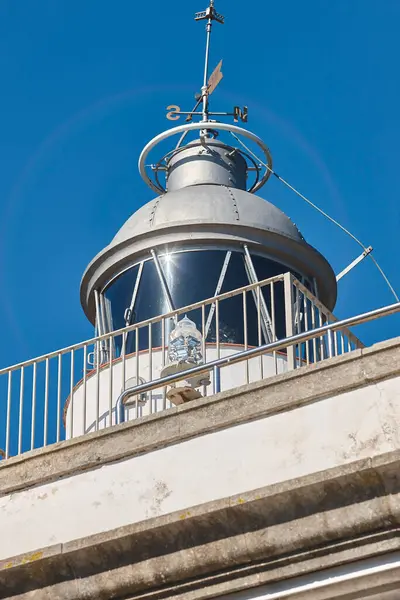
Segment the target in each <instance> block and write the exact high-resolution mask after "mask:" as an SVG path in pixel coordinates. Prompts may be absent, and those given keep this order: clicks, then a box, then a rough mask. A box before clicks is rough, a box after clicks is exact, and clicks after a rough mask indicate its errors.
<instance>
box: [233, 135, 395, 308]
mask: <svg viewBox="0 0 400 600" xmlns="http://www.w3.org/2000/svg"><path fill="white" fill-rule="evenodd" d="M230 133H231V135H232V136H233V137H234V138H235V140H237V141H238V142H239V144H241V145H242V146H243V148H245V149H246V150H247V152H249V153H250V154H251V155H252V156H254V158H255V159H256V160H258V162H259V163H260V164H261V165H263V167H265V168H266V169H267V170H268V171H269V172H270V173H271V175H275V177H276V178H277V179H279V181H280V182H281V183H283V184H284V185H285V186H286V187H288V188H289V189H290V190H292V192H294V193H295V194H296V195H297V196H299V198H301V199H302V200H304V202H307V204H309V205H310V206H312V207H313V208H314V209H315V210H317V211H318V212H319V213H321V215H323V216H324V217H326V218H327V219H328V221H331V223H333V224H334V225H336V226H337V227H339V229H341V230H342V231H343V232H344V233H346V234H347V235H348V236H349V237H351V239H352V240H354V241H355V242H356V243H357V244H358V245H359V246H360V247H361V248H362V249H363V251H364V252H367V251H368V247H367V246H364V244H363V243H362V242H361V241H360V240H359V239H358V238H357V237H356V236H355V235H353V234H352V233H351V231H349V230H348V229H346V227H344V226H343V225H341V224H340V223H339V222H338V221H336V219H334V218H333V217H331V216H330V215H328V213H326V212H325V211H324V210H322V208H320V207H319V206H317V205H316V204H314V202H311V200H309V198H307V197H306V196H304V195H303V194H302V193H301V192H299V191H298V190H297V189H296V188H295V187H293V186H292V185H290V183H289V182H288V181H286V180H285V179H283V177H281V176H280V175H278V173H276V172H275V171H274V170H273V169H272V168H271V167H270V166H269V165H267V164H266V163H265V162H263V161H262V160H261V159H260V158H259V157H258V156H257V155H256V154H254V152H253V151H252V150H250V148H249V147H248V146H246V144H245V143H244V142H242V140H241V139H240V138H239V137H238V136H237V135H235V134H234V133H232V132H230ZM368 255H369V257H370V259H371V260H372V262H373V263H374V265H375V266H376V268H377V269H378V271H379V272H380V274H381V275H382V277H383V279H384V280H385V282H386V284H387V286H388V287H389V289H390V291H391V292H392V294H393V296H394V297H395V298H396V301H397V302H400V298H399V296H398V295H397V293H396V291H395V289H394V288H393V286H392V284H391V283H390V281H389V279H388V277H387V275H386V274H385V272H384V271H383V269H382V267H381V266H380V265H379V263H378V261H377V260H376V259H375V257H374V256H372V254H371V253H368Z"/></svg>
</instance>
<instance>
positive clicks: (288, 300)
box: [283, 273, 296, 371]
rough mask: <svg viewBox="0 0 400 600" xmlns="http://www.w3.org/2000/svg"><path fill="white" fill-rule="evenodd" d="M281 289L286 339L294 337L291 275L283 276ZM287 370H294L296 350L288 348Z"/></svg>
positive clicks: (291, 347) (292, 347)
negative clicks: (282, 290)
mask: <svg viewBox="0 0 400 600" xmlns="http://www.w3.org/2000/svg"><path fill="white" fill-rule="evenodd" d="M283 287H284V294H285V323H286V337H292V335H294V311H293V302H294V299H293V275H292V274H291V273H285V274H284V276H283ZM287 364H288V370H289V371H293V370H294V369H295V368H296V348H295V346H288V348H287Z"/></svg>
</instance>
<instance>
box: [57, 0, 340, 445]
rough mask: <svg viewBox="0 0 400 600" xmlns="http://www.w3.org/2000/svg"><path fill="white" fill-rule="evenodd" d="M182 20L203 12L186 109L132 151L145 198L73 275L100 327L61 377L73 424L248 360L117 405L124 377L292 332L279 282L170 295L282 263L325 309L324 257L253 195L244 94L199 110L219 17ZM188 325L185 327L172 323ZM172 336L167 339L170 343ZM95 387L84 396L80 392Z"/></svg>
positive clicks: (193, 387) (264, 155)
mask: <svg viewBox="0 0 400 600" xmlns="http://www.w3.org/2000/svg"><path fill="white" fill-rule="evenodd" d="M196 19H197V20H199V21H204V22H205V23H206V36H207V43H206V57H205V69H204V81H203V86H202V87H201V93H200V94H199V95H198V101H197V104H196V106H195V108H194V109H193V110H192V111H191V112H183V111H182V110H181V109H180V107H179V106H176V105H173V106H169V107H168V109H167V117H168V118H169V119H170V120H172V121H176V120H178V119H184V118H185V123H184V124H183V125H182V124H179V125H178V126H175V127H174V128H172V129H169V130H166V131H165V132H163V133H161V134H159V135H158V136H156V137H155V138H154V139H153V140H151V141H150V142H148V143H147V144H146V146H145V148H144V149H143V152H142V153H141V156H140V158H139V165H138V166H139V172H140V174H141V176H142V178H143V179H144V181H145V183H146V184H147V185H148V186H149V187H150V188H151V189H152V190H153V191H154V192H155V193H156V196H155V198H154V199H153V200H151V201H150V202H148V203H147V204H145V205H143V206H141V207H140V208H139V209H138V210H137V211H136V212H134V213H133V214H132V215H130V216H129V218H128V219H127V221H126V222H125V224H124V225H123V226H122V227H121V229H120V230H119V231H118V232H117V233H116V235H115V236H114V238H113V239H112V240H111V242H110V243H109V244H108V245H107V246H106V247H105V248H104V249H103V250H101V251H100V252H99V254H97V256H96V257H95V258H94V259H93V260H92V261H91V263H90V264H89V266H88V267H87V269H86V271H85V273H84V275H83V279H82V283H81V303H82V307H83V310H84V312H85V314H86V316H87V318H88V319H89V321H90V322H91V323H92V324H93V326H94V327H95V329H96V333H97V334H98V335H100V336H103V340H102V341H101V342H100V343H99V344H98V345H97V346H96V348H95V350H94V352H93V356H92V364H93V371H92V375H91V376H89V377H88V378H87V379H86V380H85V394H83V383H82V384H81V385H80V386H79V385H78V386H77V388H76V389H75V390H74V405H75V408H74V417H73V419H71V418H70V415H69V412H68V411H69V403H68V402H67V407H66V423H69V422H71V429H72V430H73V435H81V434H82V433H85V432H87V431H90V430H93V429H99V428H101V427H104V426H107V425H110V424H115V423H118V422H120V421H121V420H127V419H131V418H134V417H135V416H143V415H144V414H148V413H149V411H152V410H154V411H157V410H160V409H162V408H167V407H169V406H171V402H172V403H181V402H185V401H188V400H190V399H193V398H198V397H200V396H202V395H207V394H209V393H210V390H212V391H214V392H216V391H224V390H227V389H231V388H234V387H237V386H239V385H242V384H245V383H246V382H247V383H248V381H249V374H248V372H249V371H250V378H251V372H252V371H253V372H255V370H256V369H257V368H258V367H257V365H258V364H259V360H258V359H253V360H251V361H249V362H248V363H247V364H246V369H238V368H233V367H232V368H227V369H225V370H224V373H223V376H222V377H219V374H217V373H215V372H210V373H203V374H202V376H200V377H197V378H196V377H195V378H193V377H192V378H190V377H189V379H188V380H187V381H186V382H185V383H184V385H183V387H182V386H180V387H179V389H178V390H177V389H175V388H174V387H173V388H172V389H168V388H166V387H165V386H164V387H163V388H160V389H158V390H153V391H152V392H151V393H150V394H142V395H140V396H139V395H134V396H133V400H132V398H131V402H130V399H129V395H128V394H125V398H124V400H123V401H121V405H122V406H121V407H120V408H119V407H118V399H119V398H120V395H121V393H123V392H125V391H126V390H127V389H130V388H132V387H135V386H137V385H139V384H143V383H145V382H148V381H151V380H154V379H157V378H160V377H162V376H163V375H164V376H165V375H167V374H171V373H174V372H179V371H183V370H188V371H189V372H190V368H191V367H194V366H196V365H199V364H201V363H204V362H210V361H213V360H215V359H217V358H221V357H226V356H229V355H231V354H233V353H238V352H241V351H244V350H245V349H248V348H252V347H255V346H257V345H261V344H265V343H268V342H272V341H274V340H279V339H282V338H285V337H286V336H288V335H290V333H293V331H289V330H288V327H287V322H286V321H287V319H286V312H285V311H286V308H285V286H284V283H283V281H276V282H275V285H273V286H272V287H271V286H266V287H265V288H261V289H260V288H258V290H257V291H255V290H253V293H249V294H248V295H247V297H246V302H245V306H243V298H242V297H241V296H239V295H236V296H234V297H232V298H231V299H230V300H229V301H226V302H219V303H210V304H208V305H207V306H205V307H204V308H203V310H200V308H199V307H197V308H194V309H193V310H188V311H187V313H185V314H178V313H176V311H179V310H180V309H182V307H187V306H188V307H190V306H193V305H196V303H199V302H201V301H204V300H206V299H210V298H213V297H215V298H216V297H218V296H219V295H221V294H225V293H229V292H231V291H232V290H235V289H238V288H242V287H245V286H249V285H252V284H254V285H255V284H257V283H258V282H261V281H264V280H267V279H270V278H274V277H275V276H280V275H283V274H285V273H291V274H292V275H293V277H295V278H296V279H297V280H298V281H299V282H301V284H302V285H303V286H304V287H305V288H306V289H307V290H309V291H310V292H311V294H312V295H313V296H314V297H315V298H316V299H318V300H319V301H320V302H321V304H322V305H323V306H325V307H326V308H327V309H328V310H329V311H332V310H333V308H334V305H335V301H336V294H337V284H336V277H335V274H334V273H333V270H332V268H331V266H330V264H329V263H328V261H327V260H326V259H325V258H324V257H323V256H322V255H321V254H320V253H319V252H318V250H316V249H315V248H313V246H312V245H310V244H309V243H308V242H307V241H306V240H305V238H304V237H303V235H302V233H301V232H300V231H299V229H298V228H297V227H296V225H295V224H294V223H293V222H292V221H291V219H290V217H289V216H287V215H285V214H284V213H283V212H282V211H281V210H279V209H278V208H277V207H276V206H275V205H274V202H273V198H271V199H267V198H268V185H265V184H267V182H268V179H269V177H270V175H271V172H273V171H272V156H271V153H270V150H269V149H268V147H267V145H266V144H265V143H264V141H263V140H261V139H260V138H259V137H258V136H257V135H256V134H254V133H252V132H251V131H249V130H248V129H247V128H246V129H245V128H244V127H243V126H242V125H244V124H245V123H247V120H248V109H247V107H244V108H240V107H234V108H233V109H232V111H231V112H227V113H213V112H212V110H211V108H210V97H211V94H212V93H213V92H214V90H215V88H216V86H217V85H218V83H219V82H220V81H221V78H222V61H221V63H219V65H218V66H217V68H216V69H215V70H214V72H213V73H212V74H211V76H209V68H208V64H209V50H210V37H211V28H212V26H213V25H214V24H216V23H223V20H224V19H223V17H222V15H220V14H219V13H217V12H216V10H215V7H214V4H213V2H211V4H210V6H209V8H208V9H207V10H206V11H204V12H202V13H198V14H197V15H196ZM229 121H230V122H229ZM239 121H241V123H240V126H239V125H238V124H237V123H238V122H239ZM243 140H244V142H243ZM166 143H168V144H169V148H168V149H167V152H166V153H165V144H166ZM161 144H163V145H162V147H163V153H162V154H160V152H161V151H160V150H159V148H160V145H161ZM247 144H252V145H253V147H255V148H256V152H253V151H251V150H250V149H249V148H248V146H247ZM257 152H258V154H257ZM258 157H260V158H258ZM151 160H153V161H154V162H153V163H151V164H150V165H149V164H148V163H149V161H151ZM264 185H265V187H264ZM259 193H261V194H263V196H264V193H265V197H263V196H261V195H259ZM287 291H288V290H286V292H287ZM294 301H295V299H293V302H294ZM286 304H287V303H286ZM304 312H305V311H304V307H303V309H302V310H299V311H298V313H299V314H298V317H297V320H298V325H299V327H298V331H300V330H301V327H303V329H304V324H305V320H306V318H307V317H308V316H310V324H311V315H305V314H304ZM306 312H307V311H306ZM244 313H245V316H243V315H244ZM162 315H170V317H168V316H166V317H165V318H163V319H161V318H159V320H158V321H157V322H153V323H152V324H151V328H150V329H149V328H142V329H141V331H140V332H139V331H138V330H136V331H131V332H126V333H125V334H121V335H119V336H113V337H110V338H109V339H107V338H106V337H104V336H107V334H111V333H112V332H115V331H116V330H119V329H122V328H126V327H129V326H131V325H134V324H135V323H142V322H146V321H149V320H151V319H155V318H157V317H161V316H162ZM300 321H302V323H301V322H300ZM188 327H189V329H190V328H191V331H192V333H193V335H191V334H190V332H189V333H188V334H187V335H185V334H182V335H179V332H180V330H181V329H182V328H183V329H185V328H186V330H187V328H188ZM171 336H172V337H171ZM172 339H174V340H175V341H174V346H175V351H174V350H173V348H172V345H171V340H172ZM188 339H191V342H189V343H188ZM179 340H180V342H179ZM177 344H180V345H181V348H180V352H179V356H178V355H177V353H176V346H177ZM190 345H191V346H192V347H191V349H190ZM314 352H315V350H314ZM311 354H312V353H311ZM314 358H315V357H314ZM309 359H310V360H311V361H312V360H313V357H312V356H310V357H309ZM288 360H291V361H292V362H293V361H295V362H296V361H299V360H300V361H301V360H302V357H301V356H297V357H293V356H292V357H291V358H290V357H288V353H287V352H279V353H277V354H275V355H273V356H272V355H271V354H268V353H266V354H265V355H264V356H263V358H262V365H261V370H262V374H261V375H262V377H268V376H270V375H272V374H275V373H280V372H284V371H286V370H287V366H288V364H287V363H288ZM291 366H293V365H291ZM96 368H97V371H100V373H98V372H97V375H98V376H97V377H95V374H96ZM111 371H113V373H111ZM122 371H123V372H122ZM245 371H246V372H245ZM259 376H260V375H258V377H259ZM111 377H112V378H113V382H110V378H111ZM216 379H218V381H216ZM210 386H211V387H210ZM96 389H97V390H98V391H97V393H98V395H99V396H100V397H99V399H98V402H97V403H96V402H94V401H93V395H94V394H95V393H96ZM110 390H111V392H110ZM83 395H85V399H84V398H83ZM83 402H84V404H85V407H83V410H82V406H81V405H82V403H83ZM133 404H134V405H135V406H134V407H133V410H130V409H129V406H130V405H131V408H132V406H133ZM95 405H96V407H97V414H95V409H94V406H95ZM97 405H98V406H97ZM82 415H83V417H82ZM82 418H83V421H84V422H83V421H82ZM70 435H71V431H69V430H68V427H67V437H69V436H70Z"/></svg>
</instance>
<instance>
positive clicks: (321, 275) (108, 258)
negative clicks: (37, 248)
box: [81, 184, 337, 322]
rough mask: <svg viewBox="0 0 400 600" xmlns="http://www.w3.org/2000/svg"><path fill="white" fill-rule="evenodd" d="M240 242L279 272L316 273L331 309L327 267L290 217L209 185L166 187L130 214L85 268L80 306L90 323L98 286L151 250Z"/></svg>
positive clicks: (254, 198) (260, 201)
mask: <svg viewBox="0 0 400 600" xmlns="http://www.w3.org/2000/svg"><path fill="white" fill-rule="evenodd" d="M243 244H247V245H248V246H249V248H252V249H253V251H255V252H258V253H261V254H263V255H264V256H268V257H270V258H272V259H273V260H275V261H277V262H280V263H281V264H282V267H283V269H282V272H285V271H286V270H294V271H295V272H298V273H301V274H302V275H305V276H307V277H309V278H314V277H315V278H316V281H317V284H318V290H319V297H320V299H321V301H322V302H323V304H325V306H326V307H327V308H329V309H330V310H332V308H333V307H334V305H335V302H336V293H337V285H336V278H335V275H334V273H333V271H332V268H331V266H330V265H329V263H328V262H327V261H326V259H325V258H324V257H323V256H322V255H321V254H320V253H319V252H318V251H317V250H315V248H313V247H312V246H310V245H309V244H307V242H306V241H305V240H304V238H303V236H302V235H301V233H300V232H299V230H298V229H297V227H296V225H295V224H294V223H293V222H292V221H291V220H290V219H289V217H287V216H286V215H285V214H284V213H283V212H282V211H281V210H279V209H278V208H276V206H274V205H273V204H271V203H270V202H267V201H266V200H263V199H262V198H260V197H258V196H255V195H253V194H251V193H249V192H246V191H245V190H241V189H238V188H231V187H227V186H225V185H214V184H201V185H192V186H187V187H183V188H181V189H178V190H176V191H172V192H167V193H166V194H164V195H162V196H159V197H158V198H156V199H155V200H152V201H150V202H148V203H147V204H146V205H145V206H142V207H141V208H139V210H138V211H136V212H135V213H134V214H133V215H132V216H131V217H129V219H128V220H127V221H126V223H125V224H124V225H123V226H122V227H121V229H120V230H119V232H118V233H117V235H116V236H115V237H114V239H113V240H112V241H111V243H110V244H109V245H108V246H106V247H105V248H104V250H102V251H101V252H100V253H99V254H98V255H97V256H96V257H95V258H94V259H93V260H92V262H91V263H90V264H89V266H88V267H87V269H86V271H85V273H84V276H83V279H82V284H81V302H82V306H83V308H84V310H85V313H86V315H87V316H88V318H89V319H90V320H91V321H92V322H93V321H94V317H95V305H94V290H98V291H101V290H102V289H103V288H104V287H105V286H106V285H108V283H109V282H110V281H111V280H112V279H113V278H114V277H116V276H117V275H118V274H119V273H121V272H122V271H123V270H124V269H126V268H129V266H131V265H133V264H135V263H136V262H138V261H140V260H143V259H145V258H149V256H150V251H151V250H152V249H157V248H168V249H176V250H179V249H183V250H184V249H190V248H192V249H206V248H210V247H213V248H216V247H218V248H230V249H239V248H240V247H242V246H243Z"/></svg>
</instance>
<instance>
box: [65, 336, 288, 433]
mask: <svg viewBox="0 0 400 600" xmlns="http://www.w3.org/2000/svg"><path fill="white" fill-rule="evenodd" d="M243 350H244V346H239V345H233V344H230V345H224V344H221V347H220V352H219V355H218V352H217V350H216V348H215V345H208V346H207V353H206V357H205V358H206V362H211V361H213V360H216V359H217V358H224V357H226V356H230V355H232V354H236V353H237V352H241V351H243ZM162 358H163V357H162V350H161V349H158V350H153V351H152V353H151V356H150V354H149V352H148V351H144V352H141V353H139V355H138V357H136V355H135V354H134V355H129V356H128V357H127V358H126V359H125V366H124V367H123V364H122V361H121V360H118V361H115V362H114V363H113V364H112V366H111V368H110V366H109V365H108V364H105V365H102V366H101V369H100V370H99V372H98V373H97V372H96V371H92V372H91V373H90V374H89V375H88V377H87V378H86V383H85V384H84V382H80V383H79V384H78V385H77V386H76V388H75V391H74V394H73V407H72V404H71V402H69V403H68V408H67V411H66V420H65V425H66V438H67V439H70V438H71V437H77V436H80V435H84V434H86V433H90V432H91V431H96V422H98V429H104V428H105V427H109V426H110V425H115V424H116V423H117V420H116V410H115V405H116V402H117V399H118V397H119V396H120V394H121V392H122V390H123V389H125V386H124V382H125V381H128V380H129V379H131V378H136V381H137V380H138V379H137V378H138V376H139V378H142V379H144V381H154V380H155V379H158V378H159V377H160V374H161V369H162ZM286 370H287V360H286V356H285V355H284V354H282V353H280V354H278V353H275V356H272V355H268V354H267V355H265V356H263V357H262V358H261V357H259V358H253V359H251V360H249V361H247V363H245V362H243V363H242V364H238V365H231V366H228V367H225V368H223V369H221V372H220V380H221V381H220V384H221V389H220V391H225V390H230V389H233V388H235V387H239V386H241V385H245V384H246V383H251V382H254V381H260V380H261V379H263V378H266V377H271V376H272V375H276V374H277V373H283V372H285V371H286ZM110 374H111V382H110ZM210 379H211V385H210V386H208V388H207V389H206V393H208V394H212V393H213V391H212V390H213V376H212V374H211V375H210ZM168 389H169V388H168ZM200 391H201V392H202V393H203V389H202V388H201V389H200ZM145 399H146V403H145V404H144V406H138V411H137V412H136V407H134V408H131V409H128V410H126V414H125V420H126V421H129V420H132V419H135V418H137V417H141V416H145V415H148V414H151V413H154V412H160V411H162V410H165V409H166V408H170V407H171V406H172V404H171V403H170V402H169V400H168V399H165V400H164V393H163V389H162V388H161V389H156V390H153V391H152V392H149V393H148V394H147V395H146V396H145ZM71 407H72V408H73V410H71ZM110 414H111V422H110ZM118 422H119V421H118Z"/></svg>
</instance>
